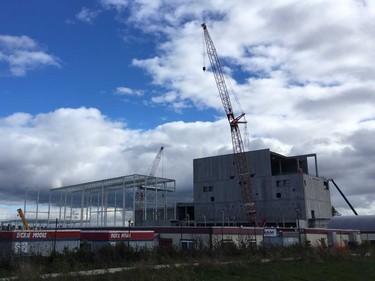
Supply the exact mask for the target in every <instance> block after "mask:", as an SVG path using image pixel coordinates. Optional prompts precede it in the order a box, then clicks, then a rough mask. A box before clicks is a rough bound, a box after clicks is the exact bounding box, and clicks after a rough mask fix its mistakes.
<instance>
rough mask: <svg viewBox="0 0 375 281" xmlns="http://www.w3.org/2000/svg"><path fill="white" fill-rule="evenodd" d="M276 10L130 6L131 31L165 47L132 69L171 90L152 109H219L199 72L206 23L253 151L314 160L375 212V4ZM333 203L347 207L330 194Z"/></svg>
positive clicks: (279, 4) (288, 4) (250, 5)
mask: <svg viewBox="0 0 375 281" xmlns="http://www.w3.org/2000/svg"><path fill="white" fill-rule="evenodd" d="M136 2H137V1H136ZM138 2H140V1H138ZM198 2H199V3H198ZM271 3H272V4H270V2H264V1H263V2H262V1H255V0H254V1H223V2H220V3H216V2H215V4H213V3H211V2H210V1H205V2H201V1H189V3H187V2H184V1H176V2H175V1H173V2H172V1H170V2H169V1H166V2H163V3H162V4H160V3H159V4H158V5H155V4H150V5H148V4H147V3H143V2H142V4H143V5H134V7H135V6H136V7H137V9H135V8H134V9H131V8H130V9H131V11H132V13H131V17H130V18H129V19H128V22H134V24H138V26H139V27H140V28H142V29H143V31H144V32H145V33H155V32H159V33H161V34H162V35H163V36H164V37H165V38H166V40H165V41H162V42H158V53H157V54H156V55H154V56H153V57H149V58H142V59H140V58H137V59H134V60H133V65H134V66H137V67H140V68H142V69H144V70H146V71H147V72H148V73H149V75H150V77H151V79H152V82H153V83H154V84H156V85H158V86H160V87H163V88H165V89H166V90H165V92H164V93H163V94H161V95H160V96H155V97H153V102H155V103H160V104H170V105H171V106H172V107H174V108H176V110H183V109H184V107H181V104H183V105H185V107H186V106H187V105H189V106H191V105H194V106H196V107H198V108H201V109H204V108H205V107H211V108H212V107H213V108H216V109H218V110H221V103H220V99H219V98H218V96H217V90H216V85H215V83H214V77H213V75H212V73H210V72H208V73H207V72H206V73H203V72H202V71H201V67H202V35H201V33H202V28H201V27H200V24H201V22H202V21H203V20H205V21H206V23H207V25H208V29H209V32H210V34H211V36H212V38H213V40H214V43H215V46H216V49H217V51H218V54H219V56H220V59H221V61H222V63H223V65H224V66H225V68H224V69H225V71H226V72H228V74H230V75H231V76H232V77H233V78H231V77H230V78H229V79H230V81H231V84H232V85H234V88H235V89H236V92H237V95H238V96H239V99H240V101H241V104H242V107H243V108H244V110H245V112H246V113H247V120H248V122H249V124H248V127H249V131H250V134H251V135H252V148H259V146H262V145H267V146H269V147H271V149H272V148H273V149H275V150H276V152H280V153H285V154H304V153H314V152H316V153H318V158H319V159H320V163H319V164H320V166H321V169H320V170H321V174H322V175H324V176H327V177H333V178H334V179H336V181H338V182H343V183H344V186H343V190H344V192H346V193H348V194H351V196H355V197H353V200H355V201H356V204H357V206H361V208H362V209H361V210H367V211H363V212H366V213H371V212H372V213H374V212H375V210H374V209H373V207H371V206H373V205H374V204H373V203H368V202H367V201H364V198H372V199H371V200H370V202H375V198H373V196H372V195H371V194H372V190H373V186H374V182H375V178H374V176H373V175H372V173H371V172H369V170H371V169H372V170H374V169H375V166H374V164H373V163H372V160H371V159H372V158H373V157H374V156H375V152H374V151H373V150H372V149H371V147H370V146H368V145H366V146H364V145H361V143H362V142H363V143H366V142H367V140H372V139H373V138H374V137H375V130H374V126H373V123H374V122H373V120H374V118H375V98H374V97H375V96H374V92H375V83H374V82H373V76H374V74H375V66H374V65H373V64H372V62H373V61H374V60H375V53H374V52H373V51H372V50H374V49H375V41H374V40H373V38H374V35H375V34H374V30H375V29H374V21H373V16H374V15H375V4H371V3H372V2H369V1H367V2H359V1H352V0H344V1H340V3H339V2H334V1H327V0H315V1H308V2H301V1H294V0H286V1H271ZM363 3H365V4H363ZM190 7H191V8H190ZM161 11H163V13H162V12H161ZM140 23H142V24H141V25H140ZM206 61H208V59H207V58H206ZM227 66H228V67H227ZM236 80H237V81H238V82H236ZM232 103H234V100H233V99H232ZM237 112H238V111H237ZM238 113H239V112H238ZM363 120H365V122H364V121H363ZM363 126H365V128H363ZM364 129H365V130H364ZM364 131H365V132H366V134H365V133H363V132H364ZM360 136H361V137H360ZM362 138H364V139H362ZM353 159H358V160H356V161H355V162H353ZM338 163H339V164H338ZM358 185H360V186H361V188H358ZM333 202H334V205H336V206H337V207H338V208H339V209H340V208H346V206H345V202H343V200H341V199H340V198H339V197H338V196H337V195H336V194H335V193H334V192H333ZM363 206H366V207H363Z"/></svg>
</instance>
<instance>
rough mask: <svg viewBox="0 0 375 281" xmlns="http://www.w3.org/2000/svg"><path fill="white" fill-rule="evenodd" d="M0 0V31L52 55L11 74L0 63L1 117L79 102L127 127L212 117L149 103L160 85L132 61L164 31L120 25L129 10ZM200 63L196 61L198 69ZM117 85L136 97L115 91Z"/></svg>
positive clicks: (153, 49)
mask: <svg viewBox="0 0 375 281" xmlns="http://www.w3.org/2000/svg"><path fill="white" fill-rule="evenodd" d="M1 5H2V9H1V11H0V13H1V14H0V17H1V26H0V33H1V34H8V35H12V36H27V37H29V38H30V39H32V40H34V41H35V43H36V44H37V45H38V46H37V48H36V49H37V50H38V51H42V52H44V53H46V54H48V55H50V56H52V57H53V60H54V62H53V63H50V64H47V65H42V63H40V64H37V63H35V65H33V66H32V69H25V73H22V74H18V75H13V76H12V75H11V73H9V66H8V65H7V64H6V63H2V64H0V67H1V68H0V70H1V72H0V75H1V77H2V86H1V96H2V104H3V106H2V108H1V115H2V117H5V116H7V115H10V114H12V113H14V112H28V113H31V114H37V113H39V112H50V111H54V110H55V109H58V108H62V107H66V108H77V107H82V106H84V107H94V108H97V109H99V110H100V111H101V112H102V113H103V114H104V115H106V116H108V117H109V118H114V119H123V120H124V121H125V122H126V123H127V126H128V127H130V128H142V129H147V128H152V127H155V126H156V125H159V124H162V123H164V122H165V121H166V120H168V121H175V120H182V119H183V120H185V121H196V120H213V114H212V111H209V110H208V109H206V110H200V111H197V110H196V108H192V107H190V108H186V109H185V110H184V111H178V112H176V111H175V110H172V109H171V108H170V107H169V106H168V105H166V106H153V105H152V102H151V97H152V96H155V95H159V94H160V93H161V92H163V91H165V89H164V88H163V86H156V85H152V77H150V75H148V73H147V72H146V71H145V70H144V69H141V68H139V67H137V66H135V65H133V63H132V61H133V59H146V58H151V57H154V56H156V55H157V54H158V53H159V52H160V51H159V50H158V44H159V43H160V42H161V41H163V40H165V38H164V35H163V34H161V33H157V34H153V33H144V32H143V31H142V30H141V29H140V28H139V27H138V26H137V25H136V24H132V23H125V24H124V23H123V21H124V20H123V19H126V18H127V17H128V16H129V11H128V10H127V9H123V10H121V11H117V10H116V9H110V8H104V7H103V6H101V5H100V3H99V2H95V1H69V2H62V1H34V2H22V3H21V2H19V1H4V2H3V3H2V4H1ZM87 7H88V8H87ZM85 11H87V12H85ZM80 14H82V16H80ZM91 14H92V15H91ZM197 40H201V34H200V30H197ZM192 55H196V56H200V55H201V54H192ZM34 67H35V68H34ZM200 68H201V65H197V71H199V70H200ZM119 87H125V88H129V89H131V90H133V91H137V92H139V94H141V96H139V95H134V96H131V95H127V96H124V95H120V94H119V93H117V91H116V89H118V88H119ZM145 103H148V106H147V114H145V112H144V111H145V108H146V106H145ZM197 115H199V116H197Z"/></svg>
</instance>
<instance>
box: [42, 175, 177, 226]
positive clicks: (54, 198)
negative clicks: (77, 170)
mask: <svg viewBox="0 0 375 281" xmlns="http://www.w3.org/2000/svg"><path fill="white" fill-rule="evenodd" d="M175 193H176V181H175V180H173V179H167V178H161V177H153V176H146V175H140V174H134V175H128V176H121V177H116V178H110V179H104V180H98V181H93V182H87V183H81V184H76V185H70V186H64V187H60V188H53V189H51V190H50V193H49V204H48V219H47V221H48V225H51V224H55V223H56V226H57V224H58V225H59V227H64V228H67V227H108V226H122V227H125V226H131V225H140V226H141V225H168V224H169V221H170V220H174V219H175V218H176V202H175V198H174V197H175ZM52 213H54V214H55V216H53V215H52Z"/></svg>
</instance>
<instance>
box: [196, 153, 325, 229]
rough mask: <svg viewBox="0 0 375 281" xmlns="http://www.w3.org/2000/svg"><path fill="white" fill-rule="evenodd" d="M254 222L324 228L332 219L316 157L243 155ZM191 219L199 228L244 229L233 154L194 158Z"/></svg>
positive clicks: (243, 215) (243, 216)
mask: <svg viewBox="0 0 375 281" xmlns="http://www.w3.org/2000/svg"><path fill="white" fill-rule="evenodd" d="M246 157H247V160H248V167H249V171H250V176H251V185H252V192H253V196H254V198H255V203H256V209H257V223H258V224H263V225H269V226H284V227H290V226H295V227H301V228H302V227H326V226H327V223H328V221H329V220H330V218H331V217H332V209H331V208H332V206H331V197H330V191H329V182H328V180H327V179H324V178H321V177H319V174H318V164H317V157H316V154H308V155H298V156H283V155H280V154H277V153H274V152H272V151H270V150H269V149H262V150H257V151H249V152H246ZM193 169H194V205H195V206H194V207H195V209H194V217H195V222H196V223H197V224H198V225H232V226H235V225H247V224H248V222H247V219H246V216H245V212H244V207H243V200H242V195H241V190H240V186H239V184H238V176H237V170H236V166H235V159H234V155H233V154H227V155H220V156H213V157H206V158H200V159H194V168H193Z"/></svg>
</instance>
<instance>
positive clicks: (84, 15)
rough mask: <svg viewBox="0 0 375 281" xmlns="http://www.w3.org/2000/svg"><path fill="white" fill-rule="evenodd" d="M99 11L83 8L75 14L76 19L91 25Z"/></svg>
mask: <svg viewBox="0 0 375 281" xmlns="http://www.w3.org/2000/svg"><path fill="white" fill-rule="evenodd" d="M99 13H100V11H99V10H95V11H94V10H90V9H88V8H86V7H83V8H82V9H81V11H79V13H78V14H76V19H77V20H80V21H82V22H85V23H90V24H91V23H93V20H94V19H95V18H96V17H97V16H98V15H99Z"/></svg>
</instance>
